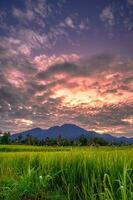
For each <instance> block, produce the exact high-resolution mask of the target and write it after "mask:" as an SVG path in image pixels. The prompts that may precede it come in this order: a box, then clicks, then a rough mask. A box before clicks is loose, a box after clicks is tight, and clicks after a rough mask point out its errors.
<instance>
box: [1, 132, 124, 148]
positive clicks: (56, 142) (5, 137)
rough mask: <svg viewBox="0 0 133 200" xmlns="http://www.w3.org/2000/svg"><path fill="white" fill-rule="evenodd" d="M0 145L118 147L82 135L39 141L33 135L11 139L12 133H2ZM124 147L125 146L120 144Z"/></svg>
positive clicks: (96, 138)
mask: <svg viewBox="0 0 133 200" xmlns="http://www.w3.org/2000/svg"><path fill="white" fill-rule="evenodd" d="M0 144H20V145H21V144H24V145H25V144H26V145H38V146H43V145H45V146H90V145H91V146H111V145H118V144H116V143H113V142H108V141H106V140H104V139H103V138H99V137H93V138H89V139H87V138H86V137H85V136H84V135H81V136H80V137H79V138H78V139H75V140H68V139H65V138H63V137H61V136H58V137H57V138H49V137H47V138H45V139H42V140H39V139H38V138H36V137H33V136H32V134H30V133H28V134H27V136H26V137H25V138H22V136H21V135H18V137H17V138H16V139H14V140H13V139H11V135H10V132H5V133H2V132H0ZM119 145H123V144H119Z"/></svg>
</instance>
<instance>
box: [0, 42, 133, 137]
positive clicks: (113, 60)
mask: <svg viewBox="0 0 133 200" xmlns="http://www.w3.org/2000/svg"><path fill="white" fill-rule="evenodd" d="M17 42H18V41H15V43H17ZM0 52H1V64H0V112H1V116H0V128H1V129H10V130H11V131H15V132H17V131H20V130H23V129H27V127H30V128H32V127H34V126H41V127H43V128H47V127H49V126H52V125H55V124H62V123H66V122H67V123H68V122H71V123H75V124H78V125H80V126H83V127H85V128H86V129H91V130H95V131H98V132H106V133H113V134H116V135H124V134H125V135H128V136H131V132H132V126H131V118H132V116H133V112H132V110H133V101H132V99H133V95H132V91H133V85H132V80H133V76H132V72H133V67H132V66H133V65H132V64H133V61H132V59H125V58H122V57H119V56H113V55H108V54H107V55H106V54H102V55H95V56H92V57H90V58H79V56H78V55H76V54H72V55H67V54H65V55H64V54H62V55H60V56H55V55H53V56H48V55H45V54H42V55H40V56H35V57H34V59H33V60H32V61H31V60H29V59H26V57H25V56H21V59H16V56H11V55H9V53H8V52H6V50H5V49H3V50H1V51H0ZM7 55H8V56H7ZM20 122H21V123H20ZM14 124H15V128H14Z"/></svg>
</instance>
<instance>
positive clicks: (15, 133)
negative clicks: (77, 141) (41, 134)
mask: <svg viewBox="0 0 133 200" xmlns="http://www.w3.org/2000/svg"><path fill="white" fill-rule="evenodd" d="M65 125H70V126H71V125H72V126H76V127H78V128H81V129H83V130H85V131H87V132H95V133H98V134H99V135H111V136H114V137H116V138H119V137H126V138H129V139H130V138H133V137H132V136H131V137H128V136H125V135H115V134H111V133H101V132H96V131H94V130H90V129H85V128H83V127H82V126H78V125H76V124H72V123H71V124H70V123H65V124H60V125H54V126H51V127H47V128H42V127H32V128H30V129H25V130H22V131H21V132H14V133H10V134H11V135H17V134H22V133H25V132H28V131H32V130H35V129H41V130H44V131H47V130H49V129H51V128H55V127H62V126H65ZM9 132H10V131H9Z"/></svg>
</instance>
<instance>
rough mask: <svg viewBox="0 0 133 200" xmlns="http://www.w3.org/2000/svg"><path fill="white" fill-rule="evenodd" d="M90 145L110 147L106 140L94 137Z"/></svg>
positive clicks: (89, 142)
mask: <svg viewBox="0 0 133 200" xmlns="http://www.w3.org/2000/svg"><path fill="white" fill-rule="evenodd" d="M88 145H93V146H106V145H109V143H108V142H107V141H106V140H104V139H103V138H98V137H94V138H91V139H90V140H89V141H88Z"/></svg>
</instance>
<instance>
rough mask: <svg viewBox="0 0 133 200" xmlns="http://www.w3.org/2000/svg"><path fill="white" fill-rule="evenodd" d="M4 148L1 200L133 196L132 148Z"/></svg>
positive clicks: (1, 154)
mask: <svg viewBox="0 0 133 200" xmlns="http://www.w3.org/2000/svg"><path fill="white" fill-rule="evenodd" d="M3 149H4V151H3ZM0 151H1V152H0V200H132V199H133V148H132V147H130V148H128V147H123V148H113V147H102V148H101V147H99V148H95V147H88V148H87V147H83V148H80V147H76V148H71V147H32V146H0Z"/></svg>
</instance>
